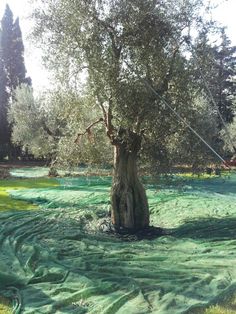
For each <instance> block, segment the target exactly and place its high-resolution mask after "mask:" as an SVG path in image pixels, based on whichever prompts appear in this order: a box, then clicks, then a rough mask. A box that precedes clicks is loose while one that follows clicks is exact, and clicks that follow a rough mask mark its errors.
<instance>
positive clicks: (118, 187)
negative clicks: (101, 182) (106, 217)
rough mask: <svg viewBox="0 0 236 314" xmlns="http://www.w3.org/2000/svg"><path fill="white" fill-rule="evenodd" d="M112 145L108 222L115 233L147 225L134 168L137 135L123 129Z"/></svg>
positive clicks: (145, 203)
mask: <svg viewBox="0 0 236 314" xmlns="http://www.w3.org/2000/svg"><path fill="white" fill-rule="evenodd" d="M114 145H115V154H114V155H115V156H114V176H113V185H112V197H111V202H112V210H111V217H112V223H113V225H114V227H115V229H116V230H117V231H118V232H119V231H122V230H123V231H127V232H135V231H138V230H142V229H144V228H146V227H148V226H149V208H148V201H147V196H146V192H145V189H144V187H143V185H142V183H141V182H140V180H139V178H138V171H137V155H138V152H139V150H140V147H141V136H140V135H138V134H136V133H134V132H132V131H130V130H124V129H123V130H120V131H119V134H118V137H117V138H116V140H115V141H114Z"/></svg>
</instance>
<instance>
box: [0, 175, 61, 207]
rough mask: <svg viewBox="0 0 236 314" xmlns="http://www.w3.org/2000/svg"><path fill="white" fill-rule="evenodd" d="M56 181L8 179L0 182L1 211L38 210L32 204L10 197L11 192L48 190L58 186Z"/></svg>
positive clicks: (45, 179)
mask: <svg viewBox="0 0 236 314" xmlns="http://www.w3.org/2000/svg"><path fill="white" fill-rule="evenodd" d="M57 185H58V183H57V181H55V180H51V179H47V178H39V179H37V180H35V179H7V180H0V211H2V210H22V209H24V210H31V209H37V208H38V206H36V205H35V204H32V203H30V202H26V201H22V200H17V199H13V198H11V197H10V194H9V191H13V190H23V189H30V188H35V189H37V188H47V187H52V186H57Z"/></svg>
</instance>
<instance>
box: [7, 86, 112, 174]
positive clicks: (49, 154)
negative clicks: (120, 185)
mask: <svg viewBox="0 0 236 314" xmlns="http://www.w3.org/2000/svg"><path fill="white" fill-rule="evenodd" d="M89 104H90V102H89V97H86V99H85V97H84V98H82V97H81V96H79V95H78V94H76V93H75V92H73V91H71V90H70V91H69V90H66V91H64V90H58V89H57V90H54V91H50V92H45V93H44V94H42V95H40V96H37V97H34V95H33V90H32V88H31V87H29V86H27V85H22V86H21V87H19V88H17V89H16V92H15V100H14V102H13V103H12V104H11V107H10V110H9V113H8V116H9V122H10V123H11V124H12V126H13V127H12V131H13V132H12V141H13V143H15V144H17V145H20V146H21V147H22V150H23V151H27V152H29V153H31V154H33V155H34V157H37V158H38V157H43V158H45V159H46V160H48V161H50V165H51V168H52V169H54V168H55V166H56V165H57V166H60V167H61V166H64V165H65V166H67V167H68V166H74V165H77V164H78V163H79V162H85V163H91V162H93V163H97V164H101V163H103V162H104V161H105V160H106V161H107V160H108V161H109V160H110V155H111V154H110V149H109V146H108V145H107V143H106V137H105V135H104V132H101V127H100V128H99V126H97V128H96V130H94V131H95V132H94V133H90V135H89V136H87V137H86V138H83V139H81V140H82V142H81V141H80V140H78V139H80V136H79V134H80V133H79V132H82V131H83V130H84V128H85V125H87V122H88V121H90V119H93V118H94V116H95V117H96V115H97V113H96V108H93V106H90V110H87V107H88V106H89ZM98 143H103V146H104V151H103V153H101V152H100V151H99V150H98V146H99V144H98ZM51 172H52V171H51Z"/></svg>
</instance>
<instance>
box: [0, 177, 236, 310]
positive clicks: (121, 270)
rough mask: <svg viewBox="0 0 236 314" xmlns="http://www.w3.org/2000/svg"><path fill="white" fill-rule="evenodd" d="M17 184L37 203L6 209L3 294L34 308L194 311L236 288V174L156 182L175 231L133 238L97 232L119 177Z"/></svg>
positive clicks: (1, 228)
mask: <svg viewBox="0 0 236 314" xmlns="http://www.w3.org/2000/svg"><path fill="white" fill-rule="evenodd" d="M57 182H58V184H59V186H55V185H53V186H46V187H45V186H41V187H40V186H32V188H26V189H19V190H14V189H9V190H8V192H9V193H10V194H11V196H12V197H13V198H14V199H19V200H22V201H25V202H35V203H36V204H37V205H39V206H40V208H41V209H40V210H36V211H17V212H13V211H4V212H1V213H0V245H1V248H0V295H2V296H6V297H14V298H15V300H18V305H17V306H16V311H17V310H18V309H21V311H22V313H26V314H35V313H43V314H47V313H48V314H52V313H68V314H69V313H91V314H93V313H94V314H95V313H96V314H97V313H99V314H100V313H101V314H102V313H103V314H112V313H118V314H126V313H129V314H141V313H143V314H144V313H157V314H158V313H161V314H178V313H193V312H194V309H195V308H197V307H204V306H206V305H209V304H214V303H217V302H220V301H221V300H223V299H224V298H225V297H227V296H230V295H232V294H234V293H235V292H236V267H235V264H236V204H235V201H236V175H232V176H231V178H226V177H224V178H213V179H208V180H185V181H181V184H177V188H176V184H175V185H172V186H171V185H170V186H169V187H164V186H163V185H162V186H157V187H155V188H154V187H153V186H149V189H148V197H149V201H150V208H151V221H152V224H154V225H156V226H162V227H164V228H166V229H167V231H168V233H169V235H168V236H162V237H160V238H158V239H155V240H142V241H133V242H125V241H122V240H120V239H117V238H115V237H113V236H111V235H108V234H104V233H102V232H99V231H98V229H97V227H98V225H99V223H100V221H101V219H102V217H104V216H105V215H106V212H107V210H108V209H109V188H110V184H111V178H109V177H105V178H98V177H88V178H86V177H79V178H63V179H57Z"/></svg>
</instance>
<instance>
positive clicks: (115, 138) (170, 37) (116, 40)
mask: <svg viewBox="0 0 236 314" xmlns="http://www.w3.org/2000/svg"><path fill="white" fill-rule="evenodd" d="M40 2H41V1H38V3H40ZM202 5H203V3H202V2H201V1H195V0H191V1H190V0H189V1H185V2H184V4H182V1H181V2H176V1H172V0H169V1H165V2H159V1H143V0H142V1H140V0H132V1H129V2H127V1H109V0H106V1H96V0H93V1H90V2H88V1H85V0H81V1H77V2H76V3H75V2H74V1H71V0H66V1H57V3H56V4H55V2H54V1H48V2H47V4H45V2H44V4H43V9H42V7H40V5H39V6H38V8H37V9H36V10H35V12H34V18H35V21H36V26H35V31H34V35H35V36H36V38H37V39H39V38H41V37H43V38H44V40H46V42H47V48H46V49H47V59H48V64H49V65H50V64H51V65H54V68H58V69H59V70H58V71H61V72H63V70H65V73H66V75H67V76H68V73H69V74H70V73H71V74H73V73H74V72H75V69H77V70H78V71H79V70H80V69H84V68H86V69H87V74H88V89H89V92H90V94H92V97H93V99H94V103H96V104H97V106H98V107H100V109H101V115H99V116H98V121H100V122H101V123H103V124H104V126H105V129H106V133H107V135H108V138H109V140H110V143H111V144H112V145H113V146H114V151H115V158H114V159H115V162H114V169H115V170H114V180H113V188H112V219H113V224H114V226H115V227H116V228H117V229H118V230H120V229H122V228H125V229H129V230H132V231H133V230H139V229H142V228H145V227H147V226H148V225H149V209H148V204H147V198H146V195H145V190H144V188H143V186H142V184H141V182H140V181H139V179H138V174H137V166H136V162H137V158H138V156H139V154H140V150H141V148H142V154H146V155H148V154H149V151H147V150H146V151H145V148H144V146H143V145H142V143H143V141H144V139H145V141H147V142H149V147H151V146H152V150H153V147H154V148H155V145H156V143H162V142H163V143H165V142H166V138H167V137H168V136H170V135H174V134H175V133H176V132H178V131H177V129H183V128H185V127H184V126H183V125H182V124H179V125H178V126H176V119H175V117H173V115H171V112H170V111H169V110H168V108H166V107H165V105H163V103H162V102H161V101H160V99H157V98H156V96H155V95H154V94H153V92H152V91H151V90H150V89H149V88H147V86H145V84H144V83H143V82H142V80H140V78H143V79H145V81H146V82H148V84H150V86H152V88H153V89H154V90H155V91H157V93H158V95H160V97H162V96H164V97H165V98H166V99H167V100H168V101H169V102H170V103H172V105H173V106H174V109H175V110H179V112H180V113H181V114H182V115H183V116H184V117H188V115H191V112H192V107H191V104H192V103H193V101H192V100H193V97H194V96H193V93H192V91H193V89H194V83H193V82H192V76H191V71H190V70H189V62H188V60H187V59H186V58H184V55H183V53H182V52H183V51H182V47H181V45H182V43H183V42H184V41H185V36H184V33H185V32H186V31H189V28H191V27H192V25H193V26H194V28H195V29H198V28H201V27H202V26H203V24H204V23H203V22H202V19H198V16H199V14H200V11H201V9H202ZM68 64H69V66H68ZM71 65H72V66H71ZM54 71H55V72H56V71H57V70H54ZM92 125H93V124H92ZM90 132H91V127H88V128H87V133H90ZM80 135H81V134H80ZM146 147H147V146H146ZM101 150H102V147H101Z"/></svg>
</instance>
